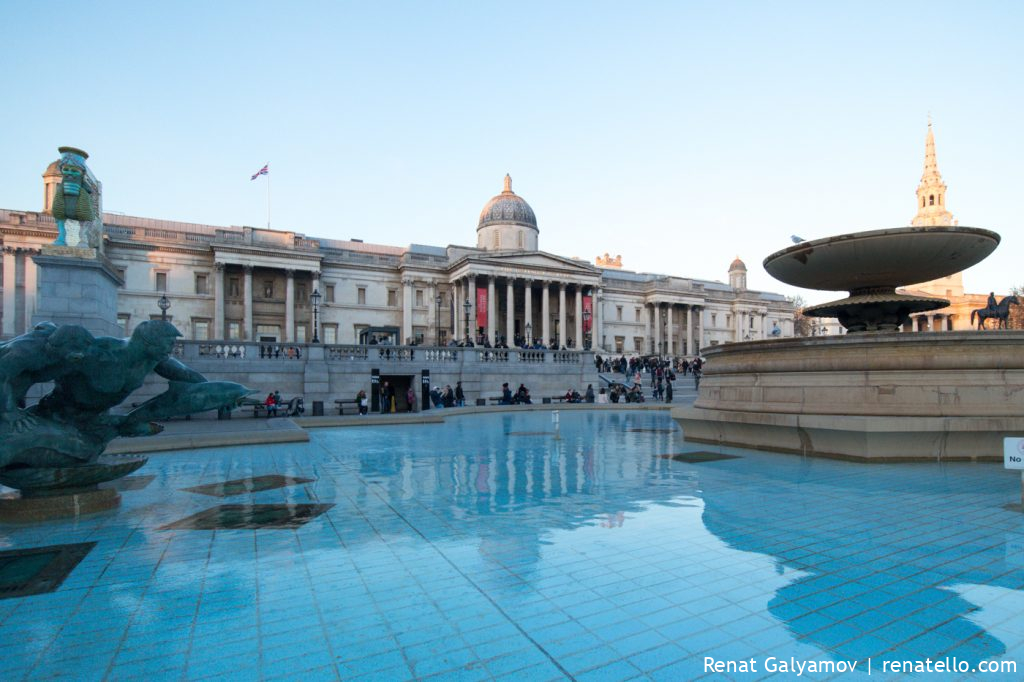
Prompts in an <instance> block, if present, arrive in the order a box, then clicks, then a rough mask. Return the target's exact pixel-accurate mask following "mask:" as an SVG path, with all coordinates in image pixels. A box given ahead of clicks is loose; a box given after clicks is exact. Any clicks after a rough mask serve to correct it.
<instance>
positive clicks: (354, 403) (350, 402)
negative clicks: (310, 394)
mask: <svg viewBox="0 0 1024 682" xmlns="http://www.w3.org/2000/svg"><path fill="white" fill-rule="evenodd" d="M334 406H335V407H337V408H338V415H339V416H340V415H344V414H345V408H348V407H351V408H352V413H353V414H359V401H358V400H356V399H355V398H340V399H338V400H335V401H334Z"/></svg>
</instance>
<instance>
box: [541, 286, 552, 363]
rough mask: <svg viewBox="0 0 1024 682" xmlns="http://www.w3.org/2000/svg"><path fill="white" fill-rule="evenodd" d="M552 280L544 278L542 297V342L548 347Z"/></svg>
mask: <svg viewBox="0 0 1024 682" xmlns="http://www.w3.org/2000/svg"><path fill="white" fill-rule="evenodd" d="M550 287H551V282H549V281H547V280H544V292H543V298H541V299H540V315H541V320H540V326H541V329H542V331H541V339H540V340H541V342H542V343H543V345H544V347H545V348H547V345H548V341H549V340H550V339H551V325H550V322H551V314H550V311H551V288H550Z"/></svg>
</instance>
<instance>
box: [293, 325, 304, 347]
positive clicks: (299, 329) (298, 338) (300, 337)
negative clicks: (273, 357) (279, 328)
mask: <svg viewBox="0 0 1024 682" xmlns="http://www.w3.org/2000/svg"><path fill="white" fill-rule="evenodd" d="M295 343H306V325H304V324H297V325H295Z"/></svg>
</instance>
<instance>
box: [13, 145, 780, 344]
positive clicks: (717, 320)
mask: <svg viewBox="0 0 1024 682" xmlns="http://www.w3.org/2000/svg"><path fill="white" fill-rule="evenodd" d="M61 182H62V176H61V171H60V164H59V163H58V162H54V163H53V164H51V165H50V166H49V167H48V168H47V170H46V172H45V173H44V174H43V187H44V192H43V207H42V210H41V211H39V212H35V211H19V210H5V209H0V238H2V240H3V268H2V271H3V307H2V333H3V336H4V337H7V338H9V337H11V336H14V335H17V334H20V333H23V332H24V331H26V330H27V329H29V328H30V327H31V324H32V320H33V315H34V314H35V312H36V310H37V296H38V294H37V266H36V264H35V262H34V260H33V256H36V255H38V254H39V253H40V249H41V247H42V246H43V245H46V244H50V243H52V242H53V241H54V239H55V237H56V236H57V226H56V223H55V220H54V219H53V217H52V216H51V208H52V202H53V198H54V195H55V190H56V188H57V186H58V185H59V184H60V183H61ZM100 213H101V215H102V222H103V230H102V233H103V244H102V252H103V254H104V258H105V259H106V262H107V263H108V265H109V267H110V269H111V270H112V271H113V272H115V273H116V275H117V277H118V278H119V279H120V280H121V283H119V286H118V289H117V321H118V324H119V326H120V327H121V328H122V329H123V332H124V333H125V335H128V334H130V333H131V332H132V330H133V329H134V327H135V326H136V325H137V324H139V323H140V322H142V321H144V320H149V319H154V318H159V317H160V315H161V309H160V305H159V304H160V303H161V299H163V303H164V305H165V306H166V305H167V303H169V304H170V305H169V307H168V308H167V311H166V314H167V317H168V318H169V319H170V320H171V321H172V322H173V323H174V324H175V325H176V326H177V327H178V329H179V330H181V332H182V333H183V334H184V336H185V338H186V339H193V340H198V341H220V340H224V341H239V342H254V341H255V342H266V343H275V344H290V343H291V344H302V343H309V342H311V341H313V340H314V337H316V340H318V341H320V342H321V343H324V344H328V345H331V344H370V343H378V344H394V345H404V344H417V345H449V344H450V343H452V342H462V341H464V340H465V339H467V338H470V339H472V340H473V341H474V342H476V343H478V344H479V343H480V342H482V341H484V340H486V342H487V343H489V344H490V345H491V346H497V345H499V344H501V343H507V344H508V345H510V346H511V345H513V344H515V343H522V342H526V343H535V342H542V343H543V344H544V345H545V346H548V347H550V346H551V345H553V344H557V347H559V348H561V347H565V348H567V349H573V348H576V349H579V348H586V347H589V348H593V349H594V350H596V351H597V352H599V353H600V352H605V353H629V354H636V353H640V354H655V353H657V354H662V355H666V356H691V355H693V354H694V353H696V352H697V350H698V349H699V348H700V347H703V346H708V345H717V344H722V343H730V342H737V341H746V340H756V339H764V338H769V337H772V336H792V335H793V313H794V309H793V306H792V305H791V304H790V303H789V302H788V301H787V300H786V299H785V297H783V296H782V295H779V294H774V293H766V292H759V291H750V290H748V289H747V286H746V267H745V265H744V264H743V262H742V261H740V260H739V259H736V260H735V261H733V263H732V264H731V265H730V266H729V268H728V283H727V284H726V283H722V282H712V281H705V280H698V279H689V278H685V277H675V276H668V275H658V274H651V273H638V272H631V271H628V270H624V269H622V267H621V259H615V258H608V257H605V258H598V259H597V260H596V263H595V264H593V265H592V264H590V263H588V262H585V261H581V260H577V259H572V258H565V257H563V256H557V255H554V254H550V253H546V252H544V251H541V250H540V248H539V228H538V222H537V218H536V216H535V215H534V212H533V210H532V209H531V208H530V206H529V204H527V202H526V201H525V200H523V199H522V198H521V197H520V196H518V195H517V194H515V192H513V191H512V183H511V178H509V177H508V176H506V177H505V182H504V189H503V191H502V192H501V193H500V194H498V195H497V196H495V197H493V198H492V199H490V200H489V201H487V202H486V204H485V205H484V207H483V210H482V211H481V212H480V217H479V220H478V222H477V227H476V245H475V246H454V245H450V246H446V247H443V246H426V245H420V244H411V245H409V246H387V245H381V244H370V243H364V242H362V241H359V240H351V241H342V240H335V239H322V238H317V237H311V236H307V235H305V234H301V233H298V232H290V231H278V230H268V229H261V228H255V227H234V226H233V227H219V226H214V225H199V224H192V223H180V222H173V221H169V220H159V219H154V218H141V217H133V216H125V215H120V214H114V213H102V211H100ZM724 265H725V264H723V266H724ZM723 274H725V272H723ZM68 293H69V305H74V303H73V296H74V292H68ZM314 294H316V296H315V295H314ZM314 299H315V301H314ZM48 305H49V304H48ZM315 322H316V323H318V325H319V326H318V328H317V329H315V330H314V324H315Z"/></svg>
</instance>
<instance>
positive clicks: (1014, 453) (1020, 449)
mask: <svg viewBox="0 0 1024 682" xmlns="http://www.w3.org/2000/svg"><path fill="white" fill-rule="evenodd" d="M1003 467H1005V468H1007V469H1024V438H1004V439H1003Z"/></svg>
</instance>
